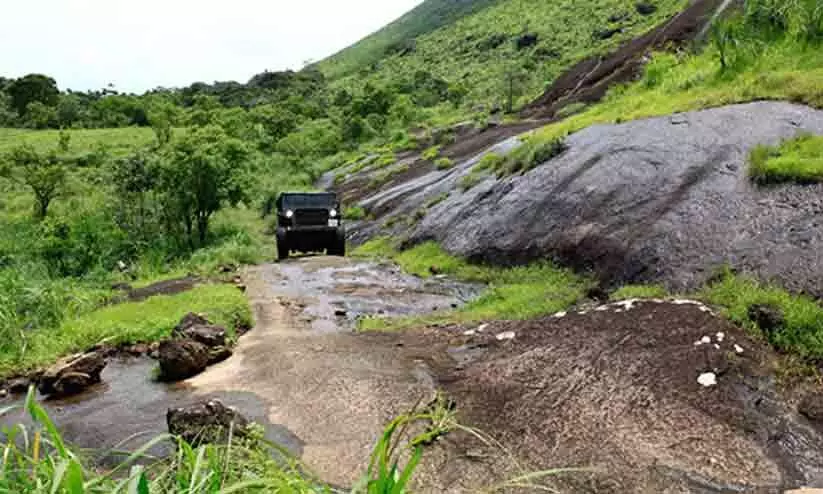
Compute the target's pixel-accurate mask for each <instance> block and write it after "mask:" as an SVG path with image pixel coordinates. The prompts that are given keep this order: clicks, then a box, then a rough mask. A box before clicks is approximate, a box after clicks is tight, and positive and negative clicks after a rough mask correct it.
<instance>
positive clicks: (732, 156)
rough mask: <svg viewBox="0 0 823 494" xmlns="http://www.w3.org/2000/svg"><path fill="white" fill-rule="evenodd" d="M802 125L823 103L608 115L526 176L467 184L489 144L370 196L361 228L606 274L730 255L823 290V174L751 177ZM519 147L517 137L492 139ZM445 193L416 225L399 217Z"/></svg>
mask: <svg viewBox="0 0 823 494" xmlns="http://www.w3.org/2000/svg"><path fill="white" fill-rule="evenodd" d="M802 132H811V133H815V134H823V111H819V110H814V109H811V108H809V107H805V106H800V105H794V104H789V103H780V102H758V103H750V104H742V105H733V106H727V107H722V108H716V109H711V110H705V111H698V112H691V113H683V114H678V115H674V116H668V117H661V118H651V119H646V120H638V121H633V122H629V123H624V124H614V125H595V126H592V127H590V128H587V129H585V130H582V131H580V132H577V133H575V134H572V135H570V136H569V137H568V138H567V139H566V144H567V145H568V150H566V151H565V152H564V153H563V154H561V155H560V156H558V157H556V158H554V159H552V160H550V161H549V162H547V163H545V164H543V165H542V166H538V167H536V168H535V169H533V170H531V171H529V172H527V173H525V174H524V175H522V176H513V177H507V178H504V179H496V178H493V177H487V178H486V179H485V180H484V181H483V182H481V183H480V184H478V185H476V186H474V187H473V188H471V189H469V190H467V191H462V190H461V188H460V187H459V183H460V180H461V178H462V177H464V176H466V175H467V174H468V173H469V172H470V171H471V168H472V167H473V166H474V165H475V164H476V163H477V161H478V159H479V158H480V156H478V157H476V158H474V159H471V160H468V161H465V162H463V163H461V164H459V165H458V166H456V167H455V168H453V169H451V170H447V171H432V172H430V173H427V174H425V175H423V176H420V177H417V178H415V179H413V180H410V181H408V182H405V183H402V184H399V185H396V186H394V187H391V188H389V189H384V190H381V191H378V192H376V193H375V194H373V195H372V196H371V197H368V198H366V199H365V200H363V201H361V204H362V205H364V206H365V207H366V209H368V210H371V211H388V214H384V215H383V216H382V218H381V221H380V222H379V223H372V224H366V225H364V226H362V227H360V228H359V229H356V230H355V232H354V239H355V241H357V240H362V239H365V238H368V237H370V236H373V235H377V234H381V233H382V234H385V233H386V232H391V233H392V234H395V235H397V234H405V235H406V237H407V238H408V239H409V243H415V242H422V241H425V240H436V241H438V242H440V243H441V244H442V245H443V246H444V247H445V248H446V249H447V250H448V251H449V252H451V253H453V254H457V255H460V256H464V257H468V258H471V259H474V260H478V261H488V262H493V263H513V262H525V261H529V260H532V259H537V258H544V257H553V258H555V259H559V260H561V261H563V262H565V263H568V264H572V265H575V266H578V267H581V268H584V269H593V270H594V271H595V272H596V273H598V274H599V275H600V276H601V277H602V278H603V279H604V280H605V281H607V282H636V281H655V282H664V283H665V284H666V285H668V286H669V288H671V289H675V290H684V289H693V288H695V287H698V286H700V285H702V284H704V283H705V282H706V281H707V280H709V279H710V278H711V277H712V275H713V274H714V273H715V271H716V270H717V269H718V268H719V267H722V266H731V267H732V268H734V269H737V270H740V271H743V272H747V273H752V274H755V275H757V276H758V277H760V278H761V279H764V280H772V281H777V282H779V283H780V284H782V285H783V286H785V287H787V288H789V289H793V290H796V291H805V292H808V293H811V294H813V295H816V296H823V257H821V256H820V255H819V252H820V249H821V247H823V185H782V186H775V187H759V186H757V185H754V184H753V183H752V182H751V181H750V180H749V177H748V155H749V152H750V151H751V149H753V148H754V147H755V146H757V145H758V144H776V143H778V142H780V140H782V139H785V138H791V137H794V136H796V135H798V134H800V133H802ZM518 145H519V140H518V139H517V138H512V139H508V140H506V141H504V142H501V143H499V144H497V145H496V146H493V147H492V150H494V151H496V152H498V153H503V154H504V153H506V152H509V151H510V150H511V149H512V148H514V147H516V146H518ZM444 194H448V197H447V198H446V199H445V200H443V201H441V202H439V203H438V204H437V205H435V206H433V207H430V208H429V209H428V211H427V214H426V215H425V217H424V218H423V219H422V220H421V221H420V222H419V223H418V224H417V225H416V226H414V227H412V229H411V230H409V229H408V227H405V226H404V225H405V223H404V222H402V221H400V222H398V221H396V219H395V218H408V217H412V216H414V213H415V212H416V211H418V210H419V209H420V208H421V206H422V205H424V204H426V203H427V201H431V200H432V199H434V198H437V197H440V196H442V195H444ZM392 222H394V224H395V226H393V227H391V226H387V225H392ZM398 225H399V226H398Z"/></svg>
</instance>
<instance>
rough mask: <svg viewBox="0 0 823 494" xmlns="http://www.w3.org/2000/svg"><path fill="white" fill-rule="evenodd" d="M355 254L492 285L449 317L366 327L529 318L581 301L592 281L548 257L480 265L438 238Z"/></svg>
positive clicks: (367, 247) (374, 246) (376, 244)
mask: <svg viewBox="0 0 823 494" xmlns="http://www.w3.org/2000/svg"><path fill="white" fill-rule="evenodd" d="M354 254H355V255H359V256H366V257H387V258H391V259H393V260H394V261H395V262H397V264H398V265H399V266H400V267H401V268H402V269H403V270H404V271H405V272H407V273H411V274H414V275H417V276H420V277H424V278H426V277H429V276H431V275H432V271H435V272H437V273H442V274H446V275H448V276H450V277H452V278H454V279H458V280H461V281H466V282H474V283H483V284H486V285H488V287H487V288H486V290H484V292H483V293H482V294H481V295H480V296H479V297H478V298H477V299H475V300H473V301H471V302H470V303H468V304H467V305H466V306H464V307H462V308H460V309H458V310H456V311H454V312H453V313H450V314H448V315H435V316H424V317H416V318H401V319H392V320H389V319H380V318H367V319H364V320H362V321H361V324H360V327H361V329H364V330H369V329H387V328H391V329H397V328H401V327H409V326H414V325H418V324H425V323H427V322H432V321H436V320H439V321H452V322H454V321H460V322H468V321H479V320H486V319H515V320H523V319H529V318H533V317H538V316H541V315H545V314H550V313H554V312H558V311H561V310H564V309H567V308H568V307H570V306H572V305H573V304H574V303H576V302H577V301H579V300H581V299H582V298H583V297H584V294H585V291H586V289H587V288H588V287H589V286H590V285H591V282H590V280H588V279H586V278H583V277H581V276H578V275H576V274H574V273H572V272H571V271H570V270H567V269H561V268H558V267H557V266H555V265H554V264H552V263H550V262H548V261H541V262H536V263H534V264H531V265H528V266H520V267H513V268H502V267H493V266H486V265H477V264H471V263H468V262H466V261H465V260H463V259H460V258H457V257H455V256H452V255H450V254H448V253H446V252H445V251H444V250H443V249H442V248H441V247H440V246H439V245H437V244H436V243H434V242H426V243H423V244H420V245H418V246H416V247H413V248H411V249H409V250H405V251H402V252H398V251H397V250H395V248H394V246H393V245H392V243H391V241H390V240H388V239H385V238H378V239H375V240H372V241H369V242H367V243H365V244H363V245H362V246H361V247H359V248H358V249H356V250H355V252H354Z"/></svg>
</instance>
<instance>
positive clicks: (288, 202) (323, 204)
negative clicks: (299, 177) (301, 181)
mask: <svg viewBox="0 0 823 494" xmlns="http://www.w3.org/2000/svg"><path fill="white" fill-rule="evenodd" d="M336 205H337V197H336V196H335V195H334V194H284V195H283V202H282V208H283V209H292V210H294V209H331V208H333V207H335V206H336Z"/></svg>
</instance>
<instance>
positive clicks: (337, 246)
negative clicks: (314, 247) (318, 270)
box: [326, 228, 346, 257]
mask: <svg viewBox="0 0 823 494" xmlns="http://www.w3.org/2000/svg"><path fill="white" fill-rule="evenodd" d="M326 253H327V254H328V255H330V256H341V257H345V255H346V231H345V230H344V229H342V228H338V229H337V231H336V232H335V235H334V241H333V244H332V245H330V246H329V247H328V248H327V249H326Z"/></svg>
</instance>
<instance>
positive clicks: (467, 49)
mask: <svg viewBox="0 0 823 494" xmlns="http://www.w3.org/2000/svg"><path fill="white" fill-rule="evenodd" d="M688 3H689V2H688V0H553V1H547V0H497V1H475V2H454V1H452V2H445V1H444V0H429V1H427V2H425V3H423V4H422V5H420V6H419V7H418V8H417V9H415V10H414V11H412V12H410V13H409V14H407V15H406V16H404V18H402V19H400V20H398V21H397V22H395V23H394V24H392V25H389V26H388V27H386V28H385V29H384V30H383V31H380V32H378V33H377V34H375V35H373V36H372V37H369V38H366V39H364V40H363V41H361V42H360V43H357V44H355V45H353V46H352V47H350V48H348V49H346V50H344V51H342V52H341V53H339V54H337V55H335V56H333V57H331V58H330V59H328V60H325V61H323V62H321V63H320V64H319V65H318V67H319V68H320V69H321V70H322V71H324V73H325V74H326V75H327V76H329V77H330V78H331V79H332V81H333V83H336V84H338V85H343V86H354V85H355V84H354V83H355V81H357V82H361V81H362V80H364V79H365V80H371V81H376V82H382V83H392V84H397V83H402V81H409V80H414V78H415V75H416V74H418V73H419V72H422V71H425V72H429V73H431V74H433V75H434V76H436V77H439V78H443V79H445V80H447V81H448V82H449V83H450V84H459V85H460V86H462V87H463V88H464V89H465V90H466V91H467V97H466V98H465V99H464V101H463V106H464V109H466V108H471V107H472V106H476V105H477V104H479V103H482V104H484V105H487V106H495V105H500V104H501V103H503V102H504V101H505V100H506V99H507V98H508V96H509V94H508V93H509V92H511V93H513V96H514V100H515V102H516V103H519V104H523V103H526V102H528V101H530V100H532V99H533V98H535V97H537V96H538V95H539V94H540V93H541V92H542V91H543V90H544V89H545V88H546V87H547V86H548V85H549V84H551V83H552V81H553V80H554V79H555V78H557V77H558V76H559V75H560V74H561V73H562V72H563V71H564V70H566V69H568V68H569V67H571V66H573V65H575V64H576V63H578V62H579V61H581V60H583V59H585V58H586V57H589V56H591V55H594V54H598V53H605V52H608V51H611V50H614V49H615V48H616V47H617V46H619V45H620V44H622V43H624V42H626V41H628V40H630V39H633V38H635V37H636V36H638V35H640V34H643V33H645V32H647V31H649V30H651V29H652V28H654V27H656V26H658V25H660V24H661V23H662V22H664V21H665V20H666V19H668V18H670V17H671V16H673V15H674V14H676V13H677V12H679V11H681V10H682V9H684V8H685V7H686V6H687V5H688ZM449 7H451V8H450V9H449ZM481 7H482V8H481ZM437 9H446V10H448V11H449V12H451V17H440V18H438V19H437V20H436V22H435V21H434V19H433V18H432V19H429V18H427V17H426V16H425V15H424V14H426V13H429V14H431V15H435V14H433V13H434V12H436V11H437ZM438 25H439V26H440V27H439V28H436V27H437V26H438ZM404 26H406V27H404ZM423 26H425V28H423ZM412 27H414V29H412ZM435 28H436V29H435ZM401 33H410V34H411V33H421V34H419V35H418V36H417V37H416V38H414V39H413V42H412V41H410V36H405V37H404V35H401ZM381 50H382V53H381Z"/></svg>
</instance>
